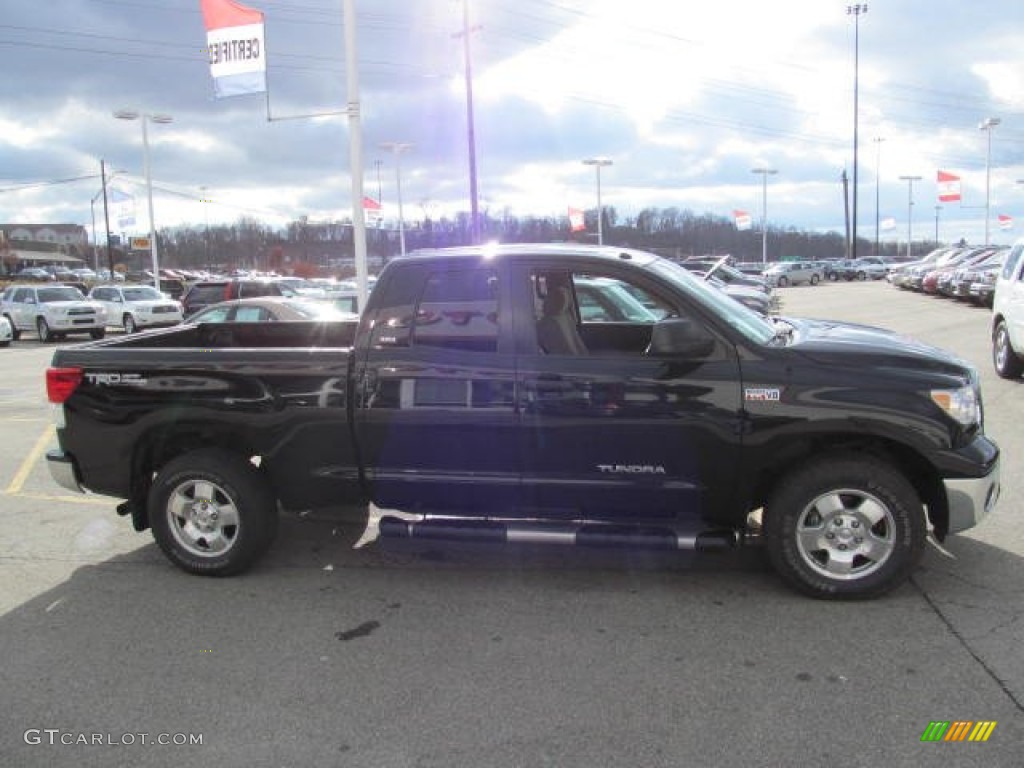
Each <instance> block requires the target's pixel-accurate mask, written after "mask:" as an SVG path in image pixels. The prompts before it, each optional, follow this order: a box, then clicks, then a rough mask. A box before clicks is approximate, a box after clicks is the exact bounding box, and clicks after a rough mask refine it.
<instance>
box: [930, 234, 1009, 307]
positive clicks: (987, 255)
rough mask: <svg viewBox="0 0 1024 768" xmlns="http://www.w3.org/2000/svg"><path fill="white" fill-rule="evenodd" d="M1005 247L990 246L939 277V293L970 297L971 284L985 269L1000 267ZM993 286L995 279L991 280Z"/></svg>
mask: <svg viewBox="0 0 1024 768" xmlns="http://www.w3.org/2000/svg"><path fill="white" fill-rule="evenodd" d="M1006 251H1007V249H1006V248H1003V247H1001V246H999V247H992V248H989V249H987V250H985V251H982V253H981V255H979V256H978V258H976V259H974V260H972V261H971V262H969V263H965V264H962V265H961V266H959V267H957V268H956V269H953V270H950V271H949V272H947V273H945V274H943V275H941V276H940V277H939V283H938V287H939V293H941V294H942V295H943V296H949V297H951V298H954V299H970V298H971V285H973V284H974V283H975V282H978V281H979V280H980V279H981V277H982V276H983V275H984V274H986V271H989V272H992V273H995V272H997V271H998V270H999V269H1000V268H1002V264H1003V259H1004V258H1006ZM992 284H993V287H994V286H995V280H994V279H993V281H992Z"/></svg>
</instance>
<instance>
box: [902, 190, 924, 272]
mask: <svg viewBox="0 0 1024 768" xmlns="http://www.w3.org/2000/svg"><path fill="white" fill-rule="evenodd" d="M920 180H921V177H920V176H900V181H905V182H907V260H908V261H909V260H910V248H911V243H913V242H914V234H913V233H914V230H913V224H914V182H915V181H920Z"/></svg>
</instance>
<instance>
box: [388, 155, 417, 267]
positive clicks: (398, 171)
mask: <svg viewBox="0 0 1024 768" xmlns="http://www.w3.org/2000/svg"><path fill="white" fill-rule="evenodd" d="M412 146H413V145H412V144H409V143H408V142H404V141H385V142H381V145H380V147H381V149H390V150H391V153H392V154H393V155H394V156H395V190H396V193H397V196H398V243H399V247H400V249H401V254H402V255H403V256H405V217H404V216H403V213H402V153H403V152H405V150H407V149H412Z"/></svg>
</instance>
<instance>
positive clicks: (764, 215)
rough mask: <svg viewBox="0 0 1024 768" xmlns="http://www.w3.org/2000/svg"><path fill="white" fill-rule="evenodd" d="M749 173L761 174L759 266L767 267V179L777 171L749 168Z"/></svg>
mask: <svg viewBox="0 0 1024 768" xmlns="http://www.w3.org/2000/svg"><path fill="white" fill-rule="evenodd" d="M750 172H751V173H759V174H761V266H767V265H768V177H769V176H772V175H774V174H776V173H778V171H777V170H776V169H774V168H765V167H760V168H751V169H750Z"/></svg>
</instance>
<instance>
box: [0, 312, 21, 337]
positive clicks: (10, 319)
mask: <svg viewBox="0 0 1024 768" xmlns="http://www.w3.org/2000/svg"><path fill="white" fill-rule="evenodd" d="M4 317H6V318H7V322H8V323H10V324H11V339H12V340H13V341H17V340H18V339H20V338H21V331H19V330H18V326H16V325H15V324H14V318H13V317H11V316H10V315H4Z"/></svg>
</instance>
